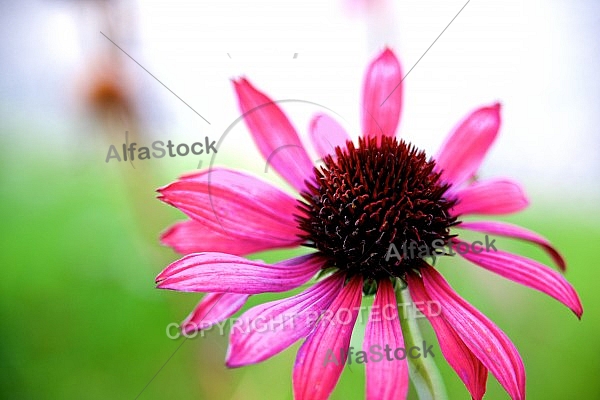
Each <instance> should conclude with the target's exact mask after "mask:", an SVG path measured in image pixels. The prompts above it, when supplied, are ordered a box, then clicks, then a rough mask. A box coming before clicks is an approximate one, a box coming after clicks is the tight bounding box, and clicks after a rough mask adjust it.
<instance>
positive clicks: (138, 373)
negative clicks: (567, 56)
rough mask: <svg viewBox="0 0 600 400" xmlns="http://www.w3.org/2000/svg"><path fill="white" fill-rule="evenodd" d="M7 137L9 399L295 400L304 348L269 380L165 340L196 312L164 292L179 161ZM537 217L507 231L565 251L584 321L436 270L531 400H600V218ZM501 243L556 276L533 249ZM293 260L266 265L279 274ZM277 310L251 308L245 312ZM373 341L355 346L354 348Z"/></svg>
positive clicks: (3, 174) (536, 200) (0, 307)
mask: <svg viewBox="0 0 600 400" xmlns="http://www.w3.org/2000/svg"><path fill="white" fill-rule="evenodd" d="M38 128H42V127H35V126H34V127H32V126H31V124H30V123H25V122H23V123H22V124H17V125H15V126H5V127H4V128H3V129H4V130H11V132H12V133H13V135H12V136H13V137H14V132H15V130H19V132H20V133H21V134H22V135H23V137H27V135H29V134H30V133H31V132H29V131H28V129H32V130H35V129H38ZM0 133H2V134H1V135H0V137H2V139H0V140H1V142H0V144H1V145H2V147H1V148H2V154H0V160H2V161H1V168H0V190H1V191H2V196H1V197H0V201H1V207H0V210H1V213H2V215H1V219H0V221H1V223H2V232H3V234H2V243H3V249H2V252H1V253H0V254H1V256H0V257H1V265H2V267H3V273H2V279H1V280H0V285H1V286H0V318H1V321H2V322H1V324H0V359H1V360H2V364H1V368H2V369H1V371H0V397H1V398H11V399H32V398H49V399H50V398H86V399H106V398H114V399H117V398H125V399H133V398H135V397H136V396H137V395H138V394H140V392H141V396H140V397H139V398H140V399H163V398H195V399H211V400H213V399H262V398H273V399H291V398H292V394H291V393H292V389H291V370H292V366H293V362H294V356H295V353H296V350H297V347H298V346H297V345H296V346H294V347H292V348H291V349H288V350H287V351H285V352H283V353H282V354H280V355H278V356H276V357H274V358H272V359H270V360H268V361H266V362H264V363H262V364H260V365H254V366H249V367H245V368H240V369H233V370H228V369H226V368H225V367H224V364H223V360H224V357H225V352H226V348H227V337H226V336H221V335H219V333H218V330H212V331H210V332H209V333H207V334H206V335H205V336H204V337H200V336H197V337H196V338H193V339H189V340H185V342H184V339H183V338H180V339H178V340H171V339H169V338H168V337H167V335H166V327H167V325H168V324H169V323H172V322H180V321H182V320H183V318H184V317H185V316H186V315H187V313H188V312H190V311H191V309H192V307H193V306H194V305H195V304H196V302H197V301H198V300H199V298H200V296H199V295H197V294H189V293H176V292H168V291H160V290H157V289H155V288H154V286H153V280H154V277H155V275H156V274H157V273H158V272H159V271H160V270H161V269H162V268H163V267H164V266H165V265H167V264H168V263H169V262H171V261H173V260H175V259H176V257H177V255H176V254H175V253H173V252H172V251H171V250H170V249H168V248H164V247H161V246H160V245H159V244H158V235H159V233H160V231H161V230H163V229H164V228H166V227H167V226H168V225H169V224H171V223H173V222H175V221H176V220H179V219H182V215H181V214H180V213H179V212H177V210H174V209H172V208H171V207H168V206H166V205H164V204H162V203H160V202H159V201H158V200H156V199H155V192H154V190H155V188H156V187H158V186H161V185H163V184H165V183H168V182H169V181H171V180H172V179H174V178H175V177H176V175H177V174H178V173H180V172H183V170H181V169H180V167H181V166H179V165H176V164H175V163H174V161H169V160H162V161H161V160H155V161H150V162H146V163H142V162H139V163H137V164H136V169H133V168H131V167H130V166H129V165H128V164H125V163H121V164H105V163H104V162H102V161H100V160H102V159H103V155H102V152H104V151H105V148H106V147H107V145H106V143H105V144H104V145H102V146H97V147H98V148H100V149H101V150H99V151H98V152H97V153H91V154H90V153H86V152H85V151H80V152H78V153H77V154H75V155H74V154H73V153H69V152H66V151H65V152H63V153H60V152H58V153H57V152H45V151H43V148H40V151H30V150H29V149H30V147H23V146H24V145H23V142H21V141H19V142H14V141H10V140H9V139H8V138H9V137H10V136H9V135H6V133H7V132H5V131H4V132H0ZM101 143H102V142H101ZM221 161H223V160H221ZM182 162H183V161H182ZM187 162H188V163H189V162H190V161H187ZM532 202H533V205H532V206H531V207H530V209H529V210H528V211H526V212H524V213H522V214H520V215H518V216H513V217H510V218H508V219H507V220H509V221H511V222H515V223H519V224H522V225H523V226H526V227H528V228H530V229H534V230H536V231H538V232H541V233H542V234H544V235H546V236H547V237H549V238H550V239H551V240H552V241H553V242H554V243H555V244H556V246H558V248H559V249H560V250H561V251H562V252H563V254H564V255H565V257H566V259H567V261H568V266H569V269H568V272H567V278H568V279H569V281H570V282H572V283H573V285H574V286H575V287H576V289H577V290H578V292H579V294H580V296H581V299H582V301H583V305H584V309H585V312H584V315H583V319H582V321H581V322H580V321H578V320H577V318H576V317H575V316H574V315H572V314H571V312H570V311H569V310H568V309H566V308H565V307H564V306H562V305H561V304H559V303H558V302H556V301H554V300H552V299H550V298H549V297H547V296H545V295H542V294H540V293H538V292H534V291H532V290H530V289H526V288H524V287H520V286H518V285H516V284H513V283H510V282H508V281H505V280H503V279H502V278H499V277H497V276H493V275H492V274H491V273H488V272H486V271H482V270H479V269H478V268H477V267H475V266H470V265H468V264H466V263H465V262H462V261H461V260H457V259H453V260H444V261H445V262H443V263H440V264H439V268H440V269H441V270H442V271H443V273H444V275H445V276H446V277H447V278H448V279H449V281H450V283H451V284H452V285H453V286H454V288H455V289H456V290H457V291H458V292H459V293H460V294H462V295H463V296H464V297H465V298H466V299H467V300H469V301H470V302H471V303H473V304H474V305H475V306H477V307H478V308H479V309H481V310H482V311H483V312H484V313H485V314H486V315H488V316H489V317H490V318H491V319H492V320H493V321H495V322H496V323H497V325H498V326H500V327H501V328H502V329H503V330H504V331H505V332H506V333H507V334H508V335H509V336H510V338H511V339H512V340H513V342H514V343H515V344H516V346H517V348H518V349H519V350H520V353H521V355H522V357H523V359H524V361H525V364H526V369H527V374H528V375H527V379H528V384H527V388H528V394H529V398H531V399H565V398H578V399H595V398H600V380H599V379H598V373H599V372H600V358H599V356H600V341H599V340H598V334H599V333H600V320H599V319H598V318H597V316H598V314H599V307H600V291H599V290H598V289H597V287H598V280H597V277H598V267H597V266H596V257H597V255H596V253H595V251H596V249H597V248H598V243H600V227H599V226H598V225H597V215H598V214H597V212H598V209H597V207H595V206H593V202H591V201H588V202H578V203H576V204H575V203H574V202H571V203H568V202H560V201H558V200H555V198H554V197H545V196H543V195H536V194H535V193H533V194H532ZM498 242H499V244H500V245H501V246H502V248H505V249H508V250H512V251H517V252H519V253H521V254H525V255H528V256H531V257H534V258H537V259H539V260H541V261H544V262H546V263H549V259H548V258H547V257H546V255H545V254H544V253H542V252H541V251H540V250H538V249H537V248H532V247H531V246H528V245H524V244H521V243H515V242H511V241H508V240H498ZM292 253H294V252H289V251H287V252H285V251H280V252H274V253H266V254H261V255H260V258H262V259H265V260H267V261H276V260H280V259H282V258H284V257H287V256H289V255H290V254H292ZM297 253H298V251H296V252H295V253H294V254H297ZM277 297H280V296H277V295H260V296H253V298H252V299H251V301H250V302H249V303H250V304H257V303H259V302H263V301H266V300H269V299H272V298H277ZM246 308H247V307H246ZM423 321H424V320H423ZM362 329H363V327H362V326H358V327H357V331H359V332H358V333H357V334H356V338H354V339H353V341H354V342H355V343H356V344H357V345H360V336H361V333H360V332H362ZM424 332H425V335H426V337H427V338H428V340H430V341H431V342H433V343H436V345H435V347H434V349H438V352H437V354H436V355H437V358H436V361H437V363H438V365H439V367H440V369H441V372H442V373H443V376H444V380H445V383H446V385H447V389H448V392H449V394H450V398H451V399H457V398H458V399H460V398H468V394H467V392H466V390H465V389H464V387H463V385H462V383H461V382H460V381H459V379H458V378H457V377H456V375H455V374H454V372H453V371H452V370H451V369H450V368H449V367H448V365H447V364H446V362H445V361H444V360H443V358H442V357H441V354H439V348H438V347H437V342H435V337H434V336H432V332H431V330H430V329H429V327H428V325H427V324H424ZM142 391H143V392H142ZM363 391H364V371H363V368H362V367H361V366H356V365H353V366H352V368H351V369H349V368H346V369H345V371H344V373H343V375H342V377H341V380H340V382H339V384H338V386H337V388H336V390H335V392H334V395H333V396H332V398H333V399H349V398H361V397H362V396H363ZM487 393H488V395H487V397H486V398H487V399H505V398H507V395H506V394H505V393H504V392H503V390H502V389H501V387H500V386H499V385H498V383H497V382H496V380H495V379H494V378H493V377H491V376H490V379H489V381H488V390H487ZM411 398H414V392H413V391H412V389H411Z"/></svg>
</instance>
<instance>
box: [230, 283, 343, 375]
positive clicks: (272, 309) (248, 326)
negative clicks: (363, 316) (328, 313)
mask: <svg viewBox="0 0 600 400" xmlns="http://www.w3.org/2000/svg"><path fill="white" fill-rule="evenodd" d="M343 284H344V276H341V275H339V274H336V275H332V276H330V277H328V278H326V279H324V280H323V281H321V282H319V283H317V284H315V285H313V286H311V287H310V288H309V289H307V290H305V291H304V292H302V293H300V294H298V295H296V296H293V297H290V298H287V299H283V300H278V301H272V302H269V303H265V304H261V305H259V306H257V307H254V308H251V309H250V310H248V311H246V312H245V313H244V314H242V315H241V316H240V318H239V319H238V321H237V322H236V323H235V325H234V326H233V328H232V329H231V333H230V335H229V349H228V351H227V366H228V367H241V366H244V365H248V364H254V363H257V362H260V361H263V360H265V359H267V358H269V357H272V356H274V355H275V354H277V353H279V352H281V351H283V350H285V349H286V348H288V347H289V346H291V345H292V344H293V343H295V342H296V341H297V340H298V339H300V338H303V337H306V336H308V334H309V333H310V332H311V331H312V329H313V328H314V326H315V323H316V322H317V320H318V318H319V316H320V315H321V314H322V312H323V311H324V310H325V309H326V308H327V307H329V305H330V304H331V302H332V301H333V300H334V299H335V298H336V297H337V295H338V294H339V292H340V290H341V288H342V285H343Z"/></svg>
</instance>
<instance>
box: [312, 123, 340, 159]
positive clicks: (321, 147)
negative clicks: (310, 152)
mask: <svg viewBox="0 0 600 400" xmlns="http://www.w3.org/2000/svg"><path fill="white" fill-rule="evenodd" d="M308 130H309V133H310V139H311V141H312V144H313V147H314V148H315V151H316V152H317V155H318V156H319V157H321V158H324V157H325V156H327V155H328V154H334V153H335V151H334V150H335V148H336V147H338V146H340V147H342V148H343V146H345V145H346V142H347V141H349V140H350V136H348V133H347V132H346V130H345V129H344V128H343V127H342V126H341V125H340V124H339V123H338V122H337V121H336V120H334V119H333V118H331V117H330V116H329V115H327V114H317V115H315V116H314V117H313V119H312V120H311V121H310V126H309V129H308Z"/></svg>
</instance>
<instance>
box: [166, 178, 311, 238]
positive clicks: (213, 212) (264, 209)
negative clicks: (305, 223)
mask: <svg viewBox="0 0 600 400" xmlns="http://www.w3.org/2000/svg"><path fill="white" fill-rule="evenodd" d="M158 192H159V193H160V196H159V199H160V200H162V201H164V202H165V203H167V204H170V205H172V206H174V207H177V208H178V209H180V210H181V211H183V212H184V213H185V214H187V215H188V216H189V217H190V218H192V219H194V220H196V221H198V222H199V223H201V224H202V225H204V226H206V228H207V229H209V230H211V229H212V230H215V231H217V232H218V233H220V234H223V235H227V236H229V237H231V238H234V239H239V240H243V241H248V242H255V241H257V239H259V240H263V241H264V242H265V246H266V247H267V248H274V247H289V246H294V245H297V244H299V243H300V239H299V237H298V234H299V233H300V231H299V230H298V228H297V225H298V224H297V223H296V221H295V219H294V214H295V213H296V212H297V210H296V205H297V204H298V202H297V201H296V200H295V199H294V198H293V197H291V196H289V195H287V194H286V193H284V192H282V191H281V190H279V189H278V188H276V187H275V186H273V185H271V184H269V183H267V182H264V181H262V180H260V179H258V178H255V177H253V176H251V175H248V174H244V173H241V172H237V171H233V170H228V169H223V168H215V169H210V170H206V171H202V172H200V173H197V174H194V175H189V176H184V177H181V178H180V179H179V180H177V181H175V182H173V183H171V184H169V185H167V186H165V187H162V188H160V189H158Z"/></svg>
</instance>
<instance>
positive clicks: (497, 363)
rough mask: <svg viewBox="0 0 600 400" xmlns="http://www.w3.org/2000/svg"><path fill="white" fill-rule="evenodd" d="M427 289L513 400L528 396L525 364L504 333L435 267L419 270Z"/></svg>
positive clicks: (444, 316) (461, 336) (454, 327)
mask: <svg viewBox="0 0 600 400" xmlns="http://www.w3.org/2000/svg"><path fill="white" fill-rule="evenodd" d="M420 272H421V275H422V277H423V282H424V284H425V289H426V290H427V293H429V296H430V297H431V299H432V300H434V301H439V302H440V304H441V305H442V316H443V318H444V320H446V322H447V323H448V324H449V325H450V326H451V327H452V328H453V329H454V331H455V332H456V333H457V334H458V336H459V337H460V338H461V339H462V341H463V342H464V343H465V345H466V346H467V347H468V348H469V350H471V352H472V353H473V354H475V356H476V357H477V358H478V359H479V360H481V362H482V363H483V365H484V366H485V367H486V368H487V369H488V370H489V371H490V372H491V373H492V374H493V375H494V376H495V377H496V379H498V382H499V383H500V385H502V387H503V388H504V389H505V390H506V391H507V392H508V394H509V395H510V396H511V398H512V399H513V400H522V399H524V398H525V367H524V366H523V361H522V360H521V356H520V355H519V352H518V351H517V349H516V348H515V346H514V345H513V344H512V342H511V341H510V339H508V337H507V336H506V334H505V333H504V332H502V331H501V330H500V328H498V327H497V326H496V325H494V323H493V322H492V321H490V320H489V319H488V318H487V317H486V316H485V315H483V314H482V313H481V312H479V311H478V310H477V309H475V307H473V306H472V305H471V304H469V303H468V302H467V301H465V299H463V298H462V297H460V296H459V295H458V294H457V293H456V292H455V291H454V290H452V288H451V287H450V285H448V282H446V280H445V279H444V278H443V277H442V276H441V275H440V274H439V273H438V272H437V271H436V270H435V269H434V268H432V267H430V266H426V267H423V268H421V269H420Z"/></svg>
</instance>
